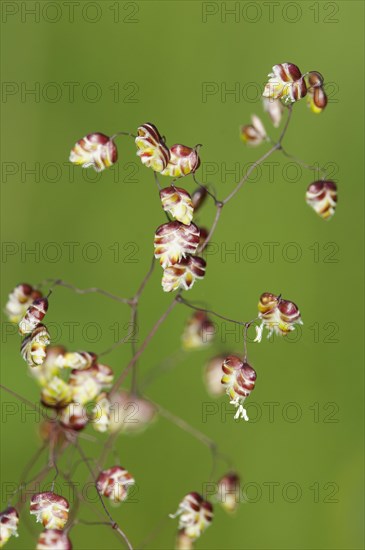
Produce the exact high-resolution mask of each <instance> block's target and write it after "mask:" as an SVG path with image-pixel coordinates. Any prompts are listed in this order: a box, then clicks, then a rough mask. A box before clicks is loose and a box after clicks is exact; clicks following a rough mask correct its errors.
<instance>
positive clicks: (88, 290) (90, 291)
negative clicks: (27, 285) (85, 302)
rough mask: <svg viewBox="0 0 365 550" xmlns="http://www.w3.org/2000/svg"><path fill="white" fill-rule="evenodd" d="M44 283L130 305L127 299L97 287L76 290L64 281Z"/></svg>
mask: <svg viewBox="0 0 365 550" xmlns="http://www.w3.org/2000/svg"><path fill="white" fill-rule="evenodd" d="M44 283H52V286H62V287H64V288H68V289H70V290H72V291H73V292H75V293H76V294H93V293H96V294H102V295H103V296H106V297H107V298H110V299H111V300H115V301H116V302H121V303H122V304H130V302H131V300H130V299H128V298H122V297H121V296H116V295H115V294H112V293H111V292H108V291H107V290H103V289H102V288H97V287H91V288H78V287H77V286H75V285H73V284H71V283H67V282H66V281H63V280H62V279H45V281H43V282H42V283H41V284H44Z"/></svg>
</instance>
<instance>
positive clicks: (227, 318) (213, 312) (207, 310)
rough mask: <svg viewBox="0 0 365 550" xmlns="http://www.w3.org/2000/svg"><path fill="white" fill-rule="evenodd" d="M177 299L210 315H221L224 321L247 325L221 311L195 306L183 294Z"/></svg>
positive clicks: (180, 302)
mask: <svg viewBox="0 0 365 550" xmlns="http://www.w3.org/2000/svg"><path fill="white" fill-rule="evenodd" d="M176 301H177V302H179V304H184V305H185V306H187V307H190V308H191V309H195V310H196V311H204V312H205V313H209V314H210V315H214V316H215V317H219V318H220V319H223V320H224V321H228V322H229V323H235V324H236V325H241V326H245V324H246V323H245V322H244V321H236V320H235V319H230V318H229V317H225V316H224V315H221V314H220V313H217V312H215V311H213V310H212V309H205V308H202V307H198V306H195V305H194V304H192V303H191V302H188V301H187V300H185V298H183V297H182V296H181V295H180V296H177V297H176Z"/></svg>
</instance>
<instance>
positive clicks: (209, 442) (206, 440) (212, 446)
mask: <svg viewBox="0 0 365 550" xmlns="http://www.w3.org/2000/svg"><path fill="white" fill-rule="evenodd" d="M150 401H151V400H150ZM151 403H152V404H154V405H155V407H156V408H157V410H158V411H159V413H160V414H161V416H163V417H165V418H166V419H167V420H169V421H170V422H172V423H173V424H175V426H178V427H179V428H181V429H182V430H184V431H185V432H187V433H189V434H190V435H192V436H193V437H195V439H197V440H198V441H200V442H201V443H202V444H203V445H205V446H206V447H208V448H209V450H210V452H211V455H212V470H211V473H210V478H209V479H210V480H211V479H213V477H214V473H215V470H216V466H217V460H218V459H221V460H223V461H224V462H225V463H226V464H227V465H228V466H229V467H230V468H231V467H232V460H231V458H230V457H228V456H227V455H225V454H223V453H221V452H220V451H219V449H218V445H217V444H216V442H215V441H213V439H210V437H208V436H206V435H205V434H204V433H203V432H201V431H199V430H197V429H196V428H194V427H193V426H190V424H188V422H186V421H185V420H183V419H182V418H180V417H178V416H176V415H174V414H173V413H171V412H170V411H168V410H166V409H165V408H164V407H162V406H161V405H159V404H158V403H154V402H153V401H151Z"/></svg>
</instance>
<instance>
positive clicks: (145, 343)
mask: <svg viewBox="0 0 365 550" xmlns="http://www.w3.org/2000/svg"><path fill="white" fill-rule="evenodd" d="M176 304H177V300H176V298H175V299H174V300H173V301H172V302H171V304H170V305H169V307H168V308H167V310H166V311H165V312H164V313H163V314H162V315H161V317H160V318H159V319H158V320H157V321H156V323H155V324H154V325H153V327H152V329H151V331H150V332H149V334H148V335H147V336H146V338H145V340H144V341H143V343H142V345H141V347H140V348H139V349H138V351H137V352H136V353H135V355H134V356H133V357H132V359H131V360H130V362H129V363H128V365H127V366H126V368H125V369H124V370H123V371H122V373H121V374H120V376H119V377H118V378H117V380H116V381H115V383H114V385H113V387H112V389H111V391H110V393H111V394H113V393H114V392H116V391H117V390H118V388H119V387H120V386H121V384H122V383H123V381H124V379H125V377H126V376H127V374H128V373H129V371H130V369H131V368H133V366H134V365H135V363H136V361H138V359H139V358H140V356H141V355H142V353H143V352H144V350H145V349H146V347H147V346H148V344H149V342H150V341H151V340H152V338H153V337H154V335H155V334H156V332H157V330H158V329H159V327H160V326H161V325H162V323H163V322H164V320H165V319H166V318H167V317H168V315H169V314H170V313H171V311H172V310H173V308H174V307H175V306H176Z"/></svg>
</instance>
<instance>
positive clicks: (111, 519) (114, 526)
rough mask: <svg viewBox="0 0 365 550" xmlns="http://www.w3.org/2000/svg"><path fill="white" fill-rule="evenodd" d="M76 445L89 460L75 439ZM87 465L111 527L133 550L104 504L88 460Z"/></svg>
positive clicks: (131, 548)
mask: <svg viewBox="0 0 365 550" xmlns="http://www.w3.org/2000/svg"><path fill="white" fill-rule="evenodd" d="M74 444H75V445H76V447H77V450H78V451H79V453H80V456H81V457H82V458H83V459H84V460H85V459H87V457H86V456H85V453H84V451H83V450H82V447H81V446H80V445H79V443H78V441H77V439H75V442H74ZM85 464H86V467H87V468H88V470H89V472H90V475H91V476H92V478H93V481H94V484H95V489H96V492H97V494H98V498H99V501H100V504H101V505H102V507H103V509H104V512H105V513H106V515H107V516H108V518H109V520H110V525H111V526H112V528H113V529H114V530H115V531H117V533H119V534H120V536H121V537H122V538H123V540H124V542H125V543H126V545H127V547H128V548H129V550H133V546H132V545H131V543H130V541H129V540H128V537H127V535H126V534H125V533H124V531H122V529H121V528H120V527H119V525H118V524H117V522H116V521H114V519H113V516H112V515H111V514H110V512H109V510H108V508H107V507H106V505H105V503H104V499H103V497H102V496H101V494H100V493H99V491H98V488H97V483H96V479H95V476H94V472H93V469H92V468H91V466H90V464H89V462H88V460H85Z"/></svg>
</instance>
